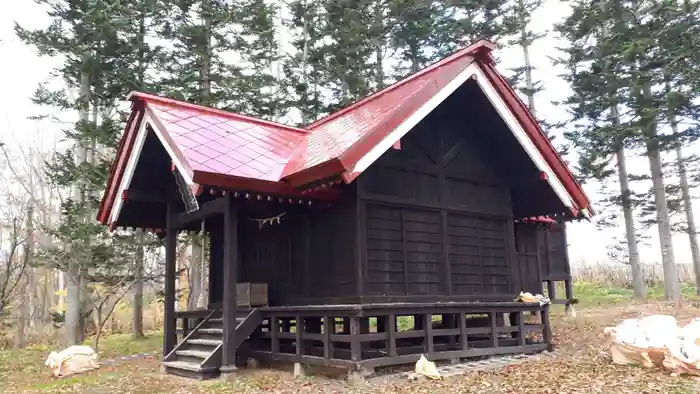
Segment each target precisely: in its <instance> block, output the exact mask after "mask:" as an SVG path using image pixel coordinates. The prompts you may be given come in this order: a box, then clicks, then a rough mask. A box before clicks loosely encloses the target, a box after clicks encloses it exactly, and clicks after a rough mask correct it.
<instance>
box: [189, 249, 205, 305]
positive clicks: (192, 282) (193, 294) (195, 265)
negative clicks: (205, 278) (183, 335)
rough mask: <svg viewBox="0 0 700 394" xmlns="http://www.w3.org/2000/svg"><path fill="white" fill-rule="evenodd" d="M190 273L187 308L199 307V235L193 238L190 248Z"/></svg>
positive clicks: (200, 250) (200, 274)
mask: <svg viewBox="0 0 700 394" xmlns="http://www.w3.org/2000/svg"><path fill="white" fill-rule="evenodd" d="M190 252H191V253H190V274H189V278H188V282H189V283H188V287H189V290H190V291H189V293H188V295H187V309H188V310H195V309H197V300H198V299H199V293H200V289H199V284H200V283H202V280H201V276H202V270H201V263H200V261H199V257H200V256H201V254H202V243H201V241H200V239H199V236H194V237H193V238H192V247H191V248H190Z"/></svg>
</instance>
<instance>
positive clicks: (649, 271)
mask: <svg viewBox="0 0 700 394" xmlns="http://www.w3.org/2000/svg"><path fill="white" fill-rule="evenodd" d="M677 267H678V280H679V281H680V282H681V283H683V284H686V285H694V284H695V273H694V271H693V265H692V264H678V265H677ZM641 268H642V276H643V278H644V282H645V283H646V284H647V286H649V287H657V286H663V284H664V271H663V266H662V265H661V264H642V266H641ZM571 270H572V272H571V273H572V275H573V277H574V279H576V280H577V281H582V282H587V283H597V284H601V285H606V286H615V287H624V288H631V287H632V271H631V270H630V266H629V265H625V264H613V263H586V264H574V265H573V266H572V267H571Z"/></svg>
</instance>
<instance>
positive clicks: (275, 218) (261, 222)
mask: <svg viewBox="0 0 700 394" xmlns="http://www.w3.org/2000/svg"><path fill="white" fill-rule="evenodd" d="M286 213H287V212H282V213H280V214H279V215H277V216H271V217H269V218H259V219H258V218H248V220H252V221H255V222H258V229H262V227H263V226H264V225H265V224H267V223H270V225H273V224H274V223H275V222H277V224H280V221H281V219H282V216H284V215H285V214H286Z"/></svg>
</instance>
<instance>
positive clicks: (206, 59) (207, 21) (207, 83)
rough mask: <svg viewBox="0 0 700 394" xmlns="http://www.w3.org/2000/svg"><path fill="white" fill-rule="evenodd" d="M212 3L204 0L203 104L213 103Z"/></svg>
mask: <svg viewBox="0 0 700 394" xmlns="http://www.w3.org/2000/svg"><path fill="white" fill-rule="evenodd" d="M211 13H212V11H211V3H210V0H204V1H203V2H202V19H203V22H204V48H202V49H203V50H202V59H201V60H202V68H201V70H200V73H201V74H200V89H201V96H202V102H201V103H200V104H202V105H211V103H210V101H211V18H212V15H211Z"/></svg>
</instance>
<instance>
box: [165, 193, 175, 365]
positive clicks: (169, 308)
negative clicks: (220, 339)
mask: <svg viewBox="0 0 700 394" xmlns="http://www.w3.org/2000/svg"><path fill="white" fill-rule="evenodd" d="M173 209H174V207H173V204H172V203H168V206H167V209H166V215H167V217H166V230H165V289H164V290H165V311H164V313H163V314H164V316H163V320H164V321H163V358H165V356H167V355H168V354H169V353H170V352H171V351H172V350H173V348H175V345H176V343H177V332H176V330H175V327H176V326H175V259H176V254H177V250H176V249H177V229H175V228H173V216H174V212H173Z"/></svg>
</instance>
